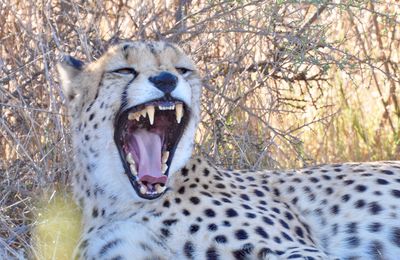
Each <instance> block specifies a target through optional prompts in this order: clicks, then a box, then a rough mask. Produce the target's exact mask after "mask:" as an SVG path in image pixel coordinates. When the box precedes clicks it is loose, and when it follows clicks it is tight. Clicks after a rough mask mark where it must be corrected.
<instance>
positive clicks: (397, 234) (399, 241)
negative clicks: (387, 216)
mask: <svg viewBox="0 0 400 260" xmlns="http://www.w3.org/2000/svg"><path fill="white" fill-rule="evenodd" d="M391 240H392V242H393V244H395V245H396V246H397V247H400V227H396V228H393V230H392V235H391Z"/></svg>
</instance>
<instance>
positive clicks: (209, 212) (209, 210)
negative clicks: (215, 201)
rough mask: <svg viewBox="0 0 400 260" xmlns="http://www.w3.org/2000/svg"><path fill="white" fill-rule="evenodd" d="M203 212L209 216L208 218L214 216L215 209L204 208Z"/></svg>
mask: <svg viewBox="0 0 400 260" xmlns="http://www.w3.org/2000/svg"><path fill="white" fill-rule="evenodd" d="M204 214H206V216H207V217H210V218H212V217H215V215H216V214H215V211H214V210H212V209H206V210H205V211H204Z"/></svg>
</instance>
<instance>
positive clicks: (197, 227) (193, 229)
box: [189, 224, 200, 234]
mask: <svg viewBox="0 0 400 260" xmlns="http://www.w3.org/2000/svg"><path fill="white" fill-rule="evenodd" d="M199 229H200V226H199V225H196V224H193V225H191V226H190V227H189V232H190V234H194V233H196V232H197V231H199Z"/></svg>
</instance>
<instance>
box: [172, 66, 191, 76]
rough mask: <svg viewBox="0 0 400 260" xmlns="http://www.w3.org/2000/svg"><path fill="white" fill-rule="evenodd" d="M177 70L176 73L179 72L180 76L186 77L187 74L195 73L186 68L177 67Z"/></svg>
mask: <svg viewBox="0 0 400 260" xmlns="http://www.w3.org/2000/svg"><path fill="white" fill-rule="evenodd" d="M175 69H176V71H178V72H179V74H181V75H185V74H187V73H190V72H192V71H193V70H191V69H188V68H184V67H177V68H175Z"/></svg>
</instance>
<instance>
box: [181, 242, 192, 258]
mask: <svg viewBox="0 0 400 260" xmlns="http://www.w3.org/2000/svg"><path fill="white" fill-rule="evenodd" d="M183 252H184V253H185V256H186V257H187V258H189V259H193V258H194V255H193V253H194V246H193V243H192V242H190V241H187V242H186V243H185V244H184V245H183Z"/></svg>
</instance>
